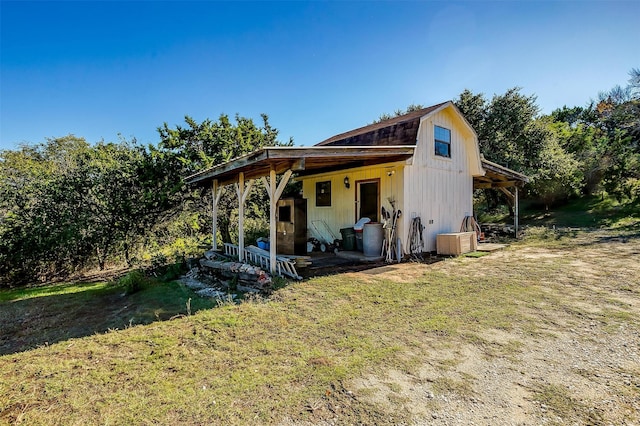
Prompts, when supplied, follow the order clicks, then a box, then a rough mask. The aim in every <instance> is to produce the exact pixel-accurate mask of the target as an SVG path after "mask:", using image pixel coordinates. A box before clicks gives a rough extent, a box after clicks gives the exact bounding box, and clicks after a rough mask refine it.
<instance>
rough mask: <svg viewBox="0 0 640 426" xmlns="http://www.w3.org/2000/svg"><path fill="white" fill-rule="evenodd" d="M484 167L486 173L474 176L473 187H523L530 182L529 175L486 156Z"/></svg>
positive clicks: (483, 161) (483, 162)
mask: <svg viewBox="0 0 640 426" xmlns="http://www.w3.org/2000/svg"><path fill="white" fill-rule="evenodd" d="M482 168H483V169H484V171H485V174H484V176H474V178H473V189H483V188H509V187H513V186H519V187H522V186H524V184H525V183H528V182H529V177H528V176H526V175H524V174H522V173H518V172H516V171H515V170H511V169H509V168H507V167H504V166H501V165H500V164H498V163H494V162H493V161H489V160H486V159H485V158H484V157H483V158H482Z"/></svg>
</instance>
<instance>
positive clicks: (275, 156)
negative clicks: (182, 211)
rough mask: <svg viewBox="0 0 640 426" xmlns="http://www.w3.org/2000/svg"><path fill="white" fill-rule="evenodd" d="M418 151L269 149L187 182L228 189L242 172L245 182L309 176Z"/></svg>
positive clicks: (407, 148)
mask: <svg viewBox="0 0 640 426" xmlns="http://www.w3.org/2000/svg"><path fill="white" fill-rule="evenodd" d="M414 151H415V146H313V147H281V146H278V147H267V148H261V149H259V150H256V151H254V152H251V153H249V154H246V155H243V156H241V157H238V158H235V159H233V160H231V161H228V162H226V163H223V164H220V165H218V166H215V167H212V168H210V169H207V170H204V171H202V172H199V173H196V174H193V175H191V176H189V177H187V178H186V179H185V182H186V183H188V184H197V185H208V183H209V182H211V181H212V180H214V179H217V180H218V183H219V184H220V185H228V184H231V183H234V182H237V181H238V176H239V174H240V173H241V172H242V173H244V179H257V178H260V177H262V176H267V175H269V172H270V171H271V169H274V170H275V172H276V173H277V174H281V173H283V172H285V171H287V170H292V171H294V172H296V173H297V174H298V175H309V174H315V173H322V172H325V171H331V170H344V169H351V168H355V167H363V166H369V165H377V164H385V163H393V162H397V161H404V160H407V159H409V158H411V157H412V156H413V153H414Z"/></svg>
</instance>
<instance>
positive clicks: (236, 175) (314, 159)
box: [185, 146, 415, 278]
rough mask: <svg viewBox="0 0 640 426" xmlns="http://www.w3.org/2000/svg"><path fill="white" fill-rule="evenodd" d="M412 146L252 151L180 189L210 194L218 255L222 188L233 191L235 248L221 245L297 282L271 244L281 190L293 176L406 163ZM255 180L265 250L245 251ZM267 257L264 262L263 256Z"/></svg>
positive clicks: (198, 175)
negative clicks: (264, 205) (263, 212)
mask: <svg viewBox="0 0 640 426" xmlns="http://www.w3.org/2000/svg"><path fill="white" fill-rule="evenodd" d="M414 150H415V147H414V146H366V147H361V146H315V147H308V148H306V147H268V148H262V149H260V150H257V151H254V152H252V153H250V154H247V155H245V156H242V157H239V158H236V159H234V160H231V161H229V162H227V163H224V164H221V165H219V166H216V167H213V168H211V169H208V170H205V171H202V172H200V173H196V174H194V175H192V176H189V177H188V178H186V180H185V181H186V183H188V184H194V185H200V186H204V187H207V188H210V190H211V192H212V200H213V201H212V226H211V227H212V235H213V239H212V241H213V243H212V249H213V250H214V251H218V250H219V249H220V247H218V243H217V238H216V236H217V232H218V225H217V220H218V203H219V201H220V197H221V194H222V189H223V188H224V187H225V186H230V185H231V186H233V187H234V189H235V193H236V196H237V199H238V244H237V245H233V244H225V247H224V248H225V251H227V252H231V253H232V254H233V255H234V256H235V257H237V258H238V259H239V260H240V261H241V262H251V263H254V264H257V265H260V266H262V267H263V268H265V269H267V270H268V271H269V272H271V274H278V275H287V276H290V277H293V278H300V275H299V274H298V273H297V271H296V270H295V268H293V270H292V269H291V268H290V264H291V262H290V261H287V257H286V256H284V255H279V254H278V247H277V238H276V229H277V228H276V221H277V219H276V208H277V203H278V200H279V199H280V197H281V195H282V193H283V191H284V189H285V187H286V185H287V184H288V182H289V180H290V179H291V177H292V176H293V174H294V173H295V174H296V175H298V176H305V175H312V174H317V173H326V172H337V171H342V170H349V169H354V168H358V167H365V166H372V165H381V164H386V163H397V162H405V161H410V160H411V158H412V157H413V154H414ZM258 179H260V180H261V181H262V183H263V184H264V187H265V188H266V191H267V193H268V196H269V241H270V244H269V250H268V252H267V251H264V250H256V249H255V248H253V247H250V248H248V247H245V239H244V219H245V217H244V216H245V203H246V200H247V196H248V195H249V191H250V190H251V188H252V187H253V184H254V182H255V181H256V180H258ZM267 254H268V256H267Z"/></svg>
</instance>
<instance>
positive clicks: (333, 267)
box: [298, 251, 386, 278]
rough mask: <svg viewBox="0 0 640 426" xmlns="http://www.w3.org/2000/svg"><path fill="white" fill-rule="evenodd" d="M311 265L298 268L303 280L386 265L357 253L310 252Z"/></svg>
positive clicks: (376, 259) (381, 259)
mask: <svg viewBox="0 0 640 426" xmlns="http://www.w3.org/2000/svg"><path fill="white" fill-rule="evenodd" d="M308 256H311V265H309V266H308V267H306V268H298V273H299V274H300V275H302V276H303V277H304V278H311V277H318V276H323V275H332V274H336V273H342V272H352V271H353V272H357V271H363V270H366V269H371V268H377V267H379V266H383V265H386V263H385V261H384V258H383V257H382V256H380V257H367V256H365V255H364V254H363V253H362V252H359V251H339V252H338V253H337V254H335V253H333V252H325V253H323V252H315V251H314V252H312V253H308Z"/></svg>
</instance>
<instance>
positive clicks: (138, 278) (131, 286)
mask: <svg viewBox="0 0 640 426" xmlns="http://www.w3.org/2000/svg"><path fill="white" fill-rule="evenodd" d="M148 284H149V279H148V278H147V276H146V275H145V274H144V272H142V271H141V270H139V269H135V270H133V271H130V272H129V273H127V275H125V276H124V277H122V278H120V279H119V280H118V285H121V286H123V287H124V290H125V294H127V295H129V294H133V293H137V292H139V291H140V290H143V289H144V288H145V287H146V286H147V285H148Z"/></svg>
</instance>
